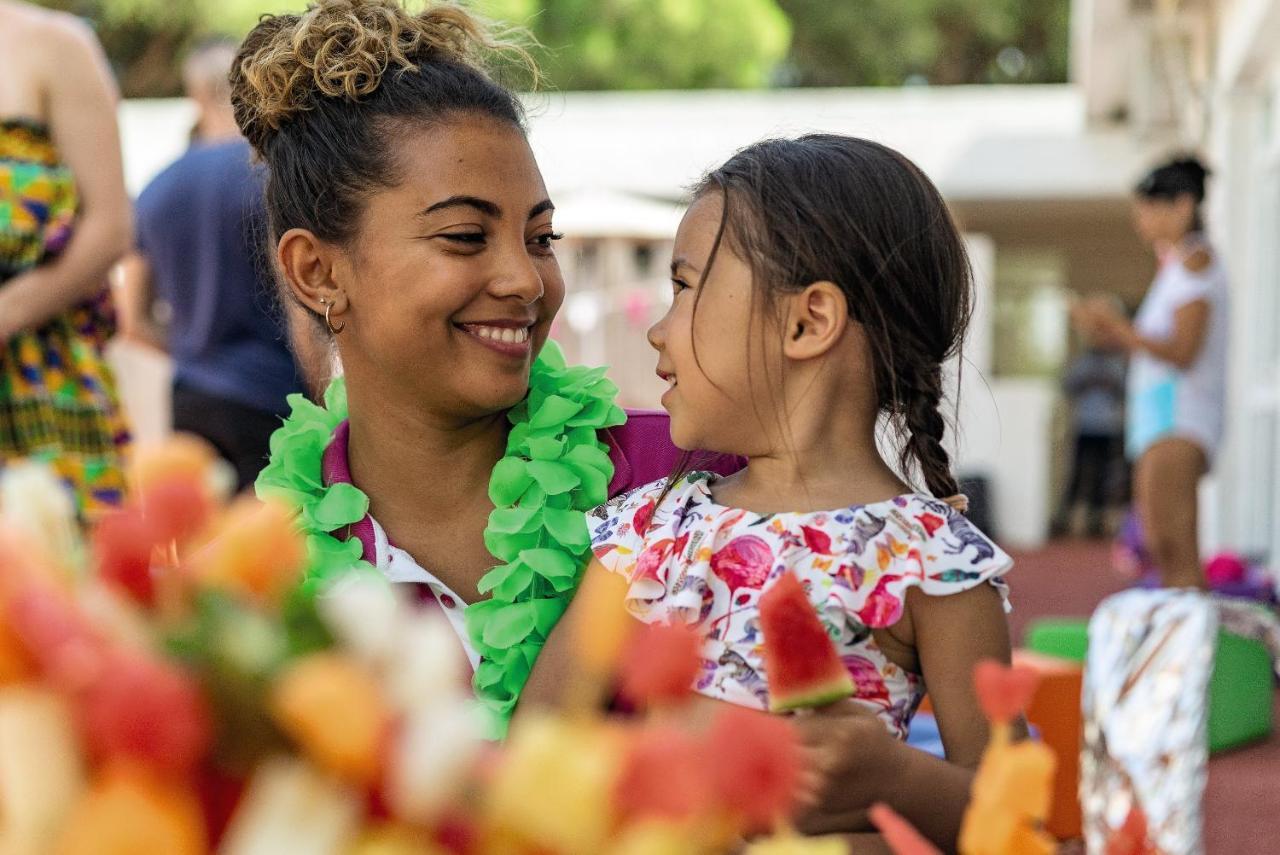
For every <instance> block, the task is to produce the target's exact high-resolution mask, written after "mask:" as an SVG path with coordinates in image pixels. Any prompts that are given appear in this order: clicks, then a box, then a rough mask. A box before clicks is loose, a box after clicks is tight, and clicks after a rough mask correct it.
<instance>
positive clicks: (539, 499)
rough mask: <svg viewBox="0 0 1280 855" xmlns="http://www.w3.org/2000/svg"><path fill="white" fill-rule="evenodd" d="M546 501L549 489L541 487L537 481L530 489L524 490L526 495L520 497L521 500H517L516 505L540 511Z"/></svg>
mask: <svg viewBox="0 0 1280 855" xmlns="http://www.w3.org/2000/svg"><path fill="white" fill-rule="evenodd" d="M546 503H547V491H546V490H544V489H542V488H541V487H539V486H538V484H537V482H534V483H532V484H530V485H529V489H527V490H525V491H524V495H523V496H521V497H520V501H518V502H516V505H517V506H518V507H521V508H524V509H526V510H532V511H535V512H536V511H540V510H541V509H542V506H543V505H545V504H546ZM526 528H528V526H526Z"/></svg>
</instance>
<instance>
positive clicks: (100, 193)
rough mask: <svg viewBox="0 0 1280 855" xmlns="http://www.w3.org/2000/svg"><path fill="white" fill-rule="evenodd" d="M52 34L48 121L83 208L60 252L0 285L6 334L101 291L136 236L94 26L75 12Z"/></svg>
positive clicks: (1, 326)
mask: <svg viewBox="0 0 1280 855" xmlns="http://www.w3.org/2000/svg"><path fill="white" fill-rule="evenodd" d="M45 38H46V44H47V48H48V50H47V54H46V56H47V57H48V62H49V66H50V67H49V68H48V69H47V70H46V72H45V79H46V80H47V81H48V82H47V84H46V89H47V92H48V103H49V126H50V128H51V129H52V132H53V138H54V141H55V142H56V143H57V145H58V148H59V151H60V152H61V154H62V158H63V160H64V161H65V163H66V164H67V165H68V166H69V167H70V168H71V171H72V172H73V173H74V175H75V179H76V183H77V185H78V186H79V192H80V200H81V209H82V210H81V214H80V217H79V218H78V219H77V221H76V224H75V230H74V232H73V234H72V237H71V242H70V243H69V244H68V245H67V248H66V250H65V251H63V252H62V254H61V255H59V256H58V257H57V258H56V259H54V260H53V261H52V262H50V263H48V264H42V265H40V266H38V267H36V268H34V269H32V270H29V271H27V272H26V273H23V274H20V275H18V276H16V277H14V278H13V279H11V280H9V282H8V283H7V284H5V285H4V287H3V288H0V340H6V339H8V338H10V337H11V336H13V335H14V334H15V333H17V332H19V331H21V330H25V329H33V328H35V327H38V326H40V325H41V324H43V323H45V322H46V321H48V320H49V319H50V318H53V317H55V316H57V315H59V314H61V313H62V312H64V311H66V310H67V309H68V308H70V307H71V306H74V305H75V304H76V303H79V302H81V301H82V300H87V299H89V298H91V297H93V296H94V295H96V294H97V293H98V292H99V291H101V290H102V289H103V288H104V287H106V284H107V271H108V270H110V269H111V265H113V264H115V262H116V260H117V259H118V258H120V256H121V255H123V254H124V253H125V252H126V251H127V250H128V248H129V245H130V243H131V241H132V223H131V221H130V216H129V199H128V196H127V195H126V193H125V189H124V168H123V166H122V164H121V160H120V133H119V130H118V128H117V126H116V112H115V111H116V92H115V85H114V83H113V82H112V80H111V75H110V72H109V71H108V70H107V63H106V58H105V57H104V56H103V55H102V49H101V48H100V47H99V46H98V42H97V40H96V39H95V38H94V36H93V33H92V32H91V31H90V30H89V29H88V28H86V27H84V26H83V25H82V24H80V23H79V22H78V21H73V20H72V19H70V18H60V19H59V20H58V21H57V23H55V24H53V25H51V26H50V27H49V28H48V32H47V33H46V35H45Z"/></svg>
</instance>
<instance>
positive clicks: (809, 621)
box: [760, 573, 853, 712]
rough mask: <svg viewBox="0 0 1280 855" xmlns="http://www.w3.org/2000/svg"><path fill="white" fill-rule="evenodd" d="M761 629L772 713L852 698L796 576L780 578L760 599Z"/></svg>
mask: <svg viewBox="0 0 1280 855" xmlns="http://www.w3.org/2000/svg"><path fill="white" fill-rule="evenodd" d="M760 629H761V631H762V632H763V633H764V667H765V673H766V674H767V675H768V678H769V710H770V711H771V712H786V711H787V710H797V709H804V708H806V707H819V706H822V705H824V704H829V703H832V702H833V701H838V700H840V699H841V698H847V697H849V696H850V695H852V694H853V680H852V679H851V678H850V677H849V671H848V669H846V668H845V667H844V664H843V663H842V662H841V661H840V656H839V654H837V653H836V648H835V645H833V644H832V643H831V639H830V637H828V636H827V631H826V630H825V629H824V628H823V626H822V622H821V621H819V620H818V614H817V612H815V611H814V609H813V606H812V605H810V604H809V597H808V595H807V594H806V593H805V590H804V586H803V585H802V584H800V580H799V579H797V578H796V577H795V575H794V574H792V573H784V574H782V576H781V577H780V578H779V579H778V580H777V581H776V582H774V583H773V585H772V586H770V588H769V590H767V591H765V592H764V594H763V595H762V596H761V597H760Z"/></svg>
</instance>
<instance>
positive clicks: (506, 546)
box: [484, 529, 541, 561]
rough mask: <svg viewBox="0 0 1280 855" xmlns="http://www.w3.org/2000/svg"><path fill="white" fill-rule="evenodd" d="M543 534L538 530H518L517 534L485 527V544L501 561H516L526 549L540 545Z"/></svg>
mask: <svg viewBox="0 0 1280 855" xmlns="http://www.w3.org/2000/svg"><path fill="white" fill-rule="evenodd" d="M540 538H541V535H540V533H539V532H537V531H529V532H517V533H515V534H499V533H498V532H495V531H490V530H489V529H485V531H484V545H485V548H486V549H488V550H489V554H490V555H492V556H493V557H494V558H497V559H498V560H499V561H515V560H516V559H517V558H519V557H520V553H521V552H523V551H524V550H526V549H533V548H534V547H536V546H538V545H539V544H538V541H539V539H540Z"/></svg>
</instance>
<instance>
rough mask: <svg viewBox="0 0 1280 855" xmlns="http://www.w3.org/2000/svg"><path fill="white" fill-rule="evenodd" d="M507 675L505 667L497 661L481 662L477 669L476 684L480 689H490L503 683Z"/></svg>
mask: <svg viewBox="0 0 1280 855" xmlns="http://www.w3.org/2000/svg"><path fill="white" fill-rule="evenodd" d="M505 676H506V673H505V669H504V668H503V667H502V666H501V665H499V664H498V663H497V662H489V661H486V662H481V663H480V667H479V668H477V669H476V676H475V685H476V687H477V688H480V689H489V688H492V687H494V686H498V685H501V684H502V682H503V679H504V677H505Z"/></svg>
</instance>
